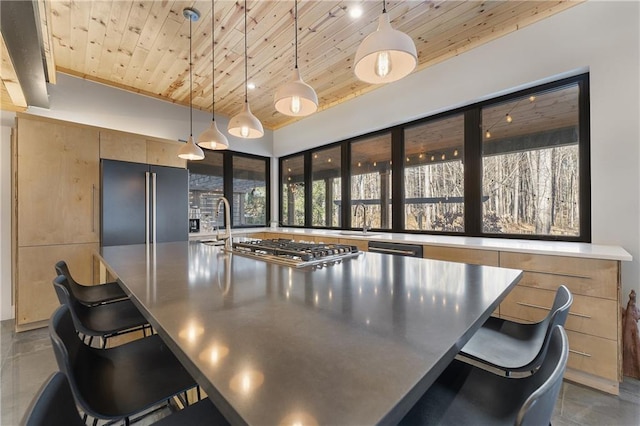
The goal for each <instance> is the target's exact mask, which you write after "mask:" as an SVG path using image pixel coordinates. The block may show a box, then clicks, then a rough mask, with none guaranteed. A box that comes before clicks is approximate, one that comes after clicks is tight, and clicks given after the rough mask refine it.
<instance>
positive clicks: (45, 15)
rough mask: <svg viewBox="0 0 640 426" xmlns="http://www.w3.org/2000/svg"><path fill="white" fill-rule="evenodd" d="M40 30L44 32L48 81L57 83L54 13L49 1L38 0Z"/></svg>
mask: <svg viewBox="0 0 640 426" xmlns="http://www.w3.org/2000/svg"><path fill="white" fill-rule="evenodd" d="M38 14H39V16H40V31H41V33H42V53H43V55H44V61H45V64H46V68H47V82H49V83H51V84H56V60H55V55H54V52H53V36H52V24H53V22H52V19H53V17H52V15H51V4H50V2H49V1H45V0H38Z"/></svg>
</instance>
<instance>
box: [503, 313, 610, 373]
mask: <svg viewBox="0 0 640 426" xmlns="http://www.w3.org/2000/svg"><path fill="white" fill-rule="evenodd" d="M501 312H502V311H501ZM503 318H505V319H509V320H511V321H519V319H518V318H511V317H505V316H504V315H503ZM566 331H567V337H568V339H569V360H568V361H567V367H569V368H573V369H575V370H578V371H583V372H585V373H588V374H591V375H594V376H598V377H602V378H605V379H607V380H611V381H615V382H617V381H618V344H617V342H616V341H615V340H609V339H604V338H602V337H596V336H590V335H587V334H582V333H578V332H575V331H572V330H566Z"/></svg>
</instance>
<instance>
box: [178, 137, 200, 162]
mask: <svg viewBox="0 0 640 426" xmlns="http://www.w3.org/2000/svg"><path fill="white" fill-rule="evenodd" d="M178 157H180V158H182V159H183V160H191V161H194V160H202V159H204V151H203V150H202V148H200V147H199V146H198V145H196V144H195V143H193V136H189V141H188V142H187V143H185V144H184V145H183V146H181V147H180V149H179V150H178Z"/></svg>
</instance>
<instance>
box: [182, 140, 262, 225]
mask: <svg viewBox="0 0 640 426" xmlns="http://www.w3.org/2000/svg"><path fill="white" fill-rule="evenodd" d="M204 152H205V154H204V155H205V157H204V159H203V160H200V161H189V162H187V169H188V170H189V219H199V221H200V232H211V231H214V230H215V229H216V226H217V227H219V228H222V227H224V209H223V207H222V206H220V209H219V211H217V207H218V200H219V198H220V197H222V196H224V197H225V198H226V199H227V200H229V203H230V205H231V208H232V212H231V224H232V226H233V227H241V226H242V227H251V226H265V225H266V224H267V218H268V217H269V214H270V208H269V203H268V202H267V200H269V198H270V195H269V194H270V190H269V185H268V177H269V175H270V172H269V161H270V160H269V158H267V157H259V156H255V155H250V154H240V153H235V152H232V151H211V150H206V149H205V150H204Z"/></svg>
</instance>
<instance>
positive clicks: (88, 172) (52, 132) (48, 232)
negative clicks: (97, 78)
mask: <svg viewBox="0 0 640 426" xmlns="http://www.w3.org/2000/svg"><path fill="white" fill-rule="evenodd" d="M16 123H17V124H16V127H15V128H14V141H13V162H12V167H13V183H14V185H13V196H12V199H13V203H14V205H13V212H14V214H13V221H14V223H13V226H12V229H13V232H14V234H15V235H14V238H13V240H14V241H13V243H14V244H13V267H14V268H13V279H14V286H15V287H14V288H15V293H14V294H15V309H16V329H17V330H18V331H23V330H29V329H33V328H38V327H43V326H46V324H47V322H48V320H49V318H50V317H51V314H52V313H53V311H54V310H55V309H56V307H57V306H58V305H59V302H58V299H57V297H56V295H55V291H54V290H53V284H52V283H51V282H52V280H53V279H54V278H55V269H54V265H55V263H56V262H57V261H58V260H65V261H66V262H67V263H68V264H69V268H70V269H71V272H72V273H73V275H74V278H75V279H77V280H78V281H80V282H82V283H84V284H92V283H96V282H98V280H99V277H100V273H99V271H98V270H96V268H95V266H94V265H95V263H94V261H93V256H94V253H95V252H97V250H98V248H99V246H100V199H101V197H100V160H101V159H102V158H109V159H118V160H123V161H130V162H137V163H147V164H154V165H164V166H173V167H182V168H184V167H186V161H185V160H182V159H180V158H178V157H177V155H176V154H177V151H178V148H179V147H180V145H181V144H180V143H179V142H174V141H168V140H164V139H157V138H152V137H147V136H142V135H135V134H130V133H126V132H119V131H115V130H109V129H102V128H98V127H91V126H85V125H81V124H75V123H69V122H65V121H59V120H53V119H47V118H42V117H37V116H32V115H29V114H22V113H20V114H18V118H17V119H16Z"/></svg>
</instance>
